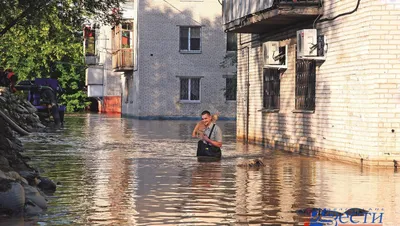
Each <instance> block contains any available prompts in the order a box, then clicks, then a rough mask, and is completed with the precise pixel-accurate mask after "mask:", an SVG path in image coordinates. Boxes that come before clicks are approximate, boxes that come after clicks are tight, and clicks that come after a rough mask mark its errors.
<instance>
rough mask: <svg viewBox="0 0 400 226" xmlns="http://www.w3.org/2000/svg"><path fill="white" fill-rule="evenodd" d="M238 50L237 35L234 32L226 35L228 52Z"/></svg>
mask: <svg viewBox="0 0 400 226" xmlns="http://www.w3.org/2000/svg"><path fill="white" fill-rule="evenodd" d="M236 50H237V36H236V33H232V32H228V33H226V51H236Z"/></svg>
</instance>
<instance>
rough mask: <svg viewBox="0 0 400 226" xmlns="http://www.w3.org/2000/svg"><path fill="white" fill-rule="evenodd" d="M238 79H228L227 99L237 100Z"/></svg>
mask: <svg viewBox="0 0 400 226" xmlns="http://www.w3.org/2000/svg"><path fill="white" fill-rule="evenodd" d="M236 81H237V79H236V77H231V78H226V87H225V99H226V100H236Z"/></svg>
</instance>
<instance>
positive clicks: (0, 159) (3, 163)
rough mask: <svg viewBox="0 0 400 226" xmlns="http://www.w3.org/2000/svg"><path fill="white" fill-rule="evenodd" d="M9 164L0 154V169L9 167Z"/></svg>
mask: <svg viewBox="0 0 400 226" xmlns="http://www.w3.org/2000/svg"><path fill="white" fill-rule="evenodd" d="M9 168H10V164H9V163H8V160H7V159H6V158H5V157H4V156H0V169H9Z"/></svg>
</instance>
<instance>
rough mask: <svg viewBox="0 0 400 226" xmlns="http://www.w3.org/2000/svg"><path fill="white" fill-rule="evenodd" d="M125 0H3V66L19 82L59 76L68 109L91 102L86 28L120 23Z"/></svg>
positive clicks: (0, 29) (0, 33)
mask: <svg viewBox="0 0 400 226" xmlns="http://www.w3.org/2000/svg"><path fill="white" fill-rule="evenodd" d="M120 3H122V0H120V1H118V0H101V1H100V0H35V1H32V0H19V1H18V0H0V15H1V16H0V66H3V67H5V68H12V69H13V70H14V71H15V72H16V73H17V74H18V78H19V80H25V79H33V78H36V77H47V78H48V77H53V78H57V79H58V81H59V82H60V83H61V85H62V87H64V88H65V89H66V94H65V95H64V96H63V100H62V102H63V104H66V105H67V109H68V111H76V110H81V109H83V108H84V107H85V106H86V105H87V102H86V94H85V92H84V91H83V90H84V86H85V69H86V67H85V65H84V58H83V56H84V54H83V42H82V41H83V36H82V33H81V31H82V26H83V24H84V22H86V20H87V18H94V19H96V20H100V21H101V22H103V23H105V24H107V23H113V22H118V18H119V16H118V13H112V12H113V11H115V12H118V10H113V9H117V8H118V7H119V4H120Z"/></svg>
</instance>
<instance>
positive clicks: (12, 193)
mask: <svg viewBox="0 0 400 226" xmlns="http://www.w3.org/2000/svg"><path fill="white" fill-rule="evenodd" d="M24 206H25V192H24V188H23V187H22V185H21V184H20V183H18V182H14V181H12V180H7V179H0V214H6V215H13V216H16V215H21V214H23V211H24Z"/></svg>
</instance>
